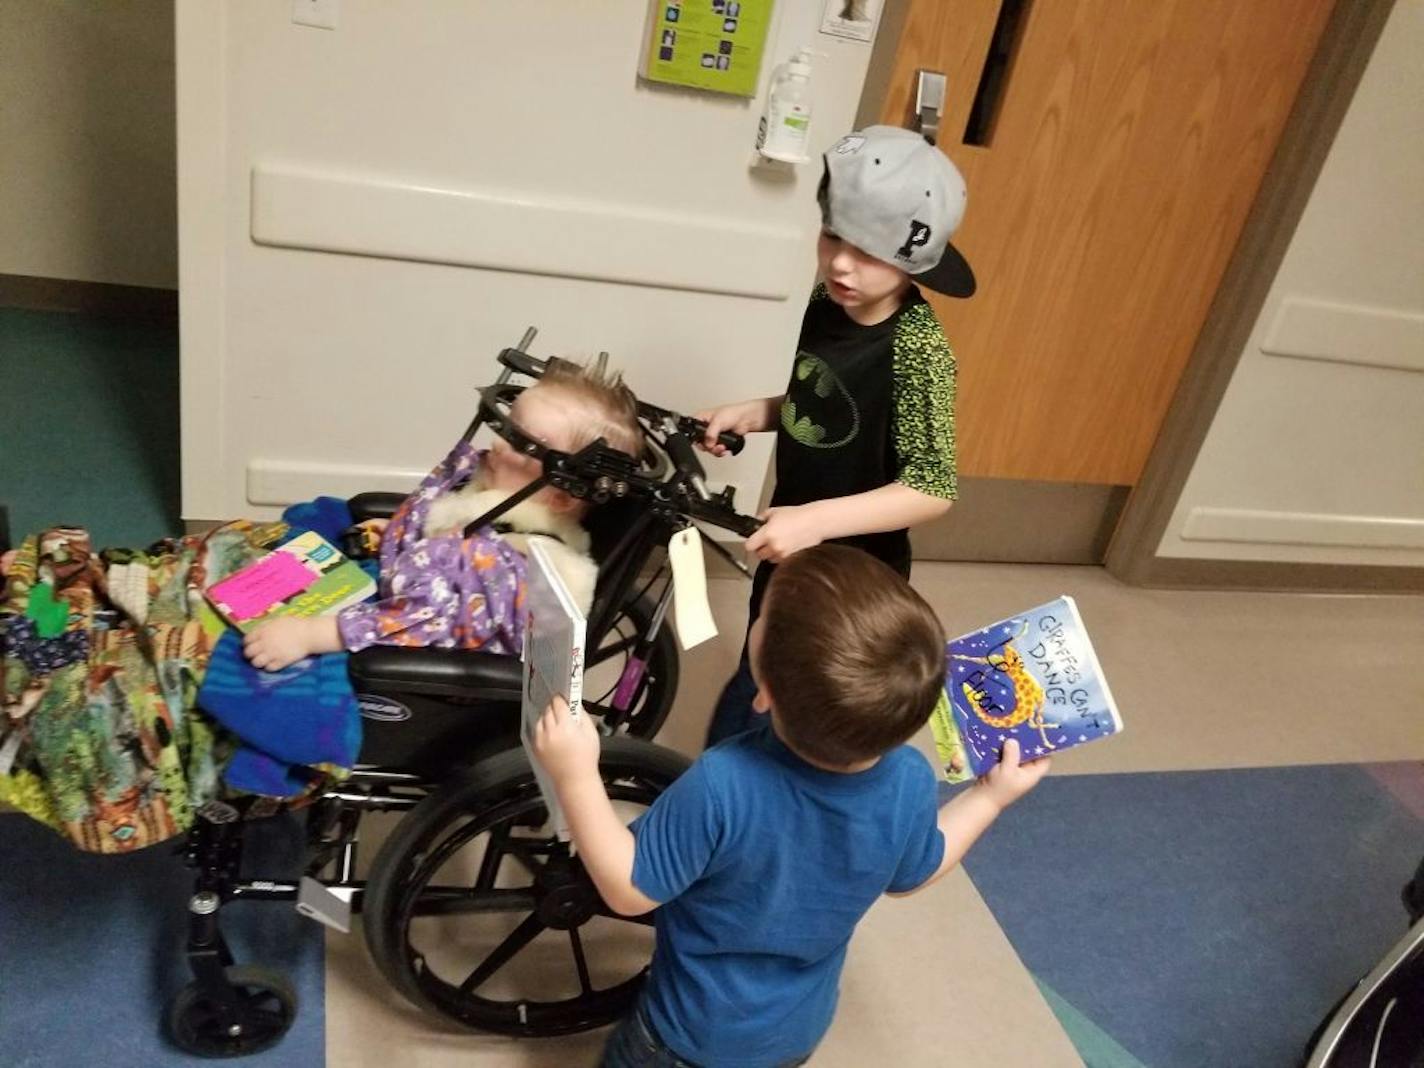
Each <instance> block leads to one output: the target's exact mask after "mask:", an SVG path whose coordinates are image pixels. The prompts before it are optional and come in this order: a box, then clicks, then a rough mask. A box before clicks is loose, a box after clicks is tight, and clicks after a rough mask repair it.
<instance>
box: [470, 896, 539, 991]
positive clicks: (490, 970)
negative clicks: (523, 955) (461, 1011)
mask: <svg viewBox="0 0 1424 1068" xmlns="http://www.w3.org/2000/svg"><path fill="white" fill-rule="evenodd" d="M543 930H544V921H543V920H541V919H540V918H539V914H538V913H537V912H531V913H530V914H529V915H528V916H527V917H526V918H525V920H524V922H523V923H521V924H520V925H519V926H518V927H516V928H515V929H514V931H513V932H512V933H511V934H510V936H509V937H508V938H506V939H505V940H504V941H503V942H501V943H500V944H499V945H497V946H495V947H494V950H493V951H492V952H491V953H490V955H489V956H488V957H486V958H485V959H484V960H483V961H481V962H480V965H479V967H477V968H476V969H475V970H474V971H472V972H471V973H470V974H469V975H468V976H467V977H466V978H465V981H464V982H463V983H461V984H460V993H461V994H464V995H469V994H473V993H474V992H475V991H476V990H478V989H479V988H480V987H481V986H483V985H484V984H485V983H486V982H487V981H488V980H489V978H490V976H492V975H494V973H495V972H497V971H499V970H500V969H501V968H503V967H504V966H505V965H506V964H508V963H509V962H510V960H512V959H513V957H514V955H515V954H516V953H518V952H519V951H520V950H521V949H523V948H524V947H525V946H527V945H528V944H529V943H530V942H532V941H534V939H535V938H537V937H538V936H539V933H540V932H541V931H543Z"/></svg>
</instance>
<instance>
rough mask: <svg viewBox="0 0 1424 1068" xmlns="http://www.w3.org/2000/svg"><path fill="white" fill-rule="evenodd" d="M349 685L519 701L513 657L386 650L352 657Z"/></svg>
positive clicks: (518, 674) (516, 665)
mask: <svg viewBox="0 0 1424 1068" xmlns="http://www.w3.org/2000/svg"><path fill="white" fill-rule="evenodd" d="M351 681H352V682H353V683H354V684H355V686H356V689H357V691H358V692H360V691H366V690H374V691H379V692H382V693H423V694H432V695H438V696H445V697H462V698H469V699H475V700H494V701H518V700H519V697H520V693H521V689H522V686H523V679H522V671H521V664H520V661H519V658H518V657H517V656H505V655H502V654H499V653H486V652H480V651H478V650H473V651H472V650H468V649H438V648H434V647H426V648H401V647H398V646H387V645H373V646H371V647H370V648H367V649H362V650H361V651H360V652H359V653H352V654H351Z"/></svg>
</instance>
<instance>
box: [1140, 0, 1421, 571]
mask: <svg viewBox="0 0 1424 1068" xmlns="http://www.w3.org/2000/svg"><path fill="white" fill-rule="evenodd" d="M1421 55H1424V0H1399V2H1398V3H1397V4H1396V6H1395V8H1394V11H1393V13H1392V14H1391V16H1390V19H1389V22H1388V24H1387V25H1386V27H1385V30H1384V34H1383V36H1382V38H1381V39H1380V42H1379V44H1378V46H1377V48H1376V50H1375V53H1374V55H1373V56H1372V57H1371V59H1370V62H1369V65H1368V67H1367V69H1366V71H1365V74H1364V77H1363V80H1362V81H1361V83H1360V86H1359V90H1358V92H1357V94H1356V96H1355V99H1354V100H1353V101H1352V102H1351V105H1350V108H1349V111H1348V112H1347V114H1346V117H1345V120H1344V123H1343V125H1342V126H1341V129H1340V131H1339V134H1338V136H1337V138H1336V140H1335V144H1334V145H1333V146H1332V148H1331V150H1330V154H1329V156H1328V158H1327V160H1326V163H1325V166H1324V169H1323V170H1322V172H1321V174H1320V178H1319V180H1318V182H1317V184H1316V187H1315V190H1314V192H1313V193H1312V195H1311V198H1310V200H1309V203H1308V205H1307V207H1306V210H1305V214H1304V215H1303V217H1302V218H1301V221H1300V224H1299V226H1298V228H1297V230H1296V233H1295V235H1294V237H1293V239H1292V241H1291V245H1290V247H1289V250H1288V252H1287V254H1286V257H1285V260H1284V261H1283V263H1282V265H1281V269H1280V272H1279V274H1278V276H1277V278H1276V280H1275V283H1274V285H1273V287H1272V289H1271V291H1270V294H1269V296H1268V297H1267V300H1266V303H1265V306H1264V308H1263V309H1262V312H1261V317H1260V320H1259V321H1258V322H1257V324H1256V327H1255V330H1254V331H1253V333H1252V335H1251V338H1250V341H1249V342H1248V344H1247V347H1246V350H1245V352H1244V353H1243V355H1242V357H1241V362H1240V364H1239V366H1238V367H1237V370H1236V372H1235V375H1234V377H1233V378H1232V381H1231V384H1230V386H1229V387H1228V389H1227V392H1226V395H1225V397H1224V398H1223V401H1222V404H1221V407H1220V409H1219V411H1218V412H1217V414H1216V417H1215V420H1214V422H1213V423H1212V427H1211V430H1210V432H1209V434H1208V436H1207V439H1206V441H1205V443H1204V445H1203V448H1202V450H1201V453H1200V455H1199V456H1198V458H1197V462H1196V465H1195V467H1194V468H1193V470H1192V474H1191V476H1190V478H1189V479H1188V481H1187V484H1186V486H1185V488H1184V490H1183V493H1182V498H1181V500H1180V501H1179V503H1178V506H1177V509H1176V512H1175V514H1174V515H1173V518H1172V521H1171V523H1170V524H1169V525H1168V528H1167V532H1166V534H1165V536H1164V538H1163V540H1162V544H1161V546H1160V548H1159V550H1158V551H1159V553H1160V554H1161V555H1163V556H1175V557H1195V558H1209V559H1233V560H1271V561H1296V562H1309V563H1337V564H1380V565H1415V566H1420V565H1424V65H1421V64H1420V62H1419V57H1420V56H1421Z"/></svg>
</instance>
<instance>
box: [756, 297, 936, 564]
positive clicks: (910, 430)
mask: <svg viewBox="0 0 1424 1068" xmlns="http://www.w3.org/2000/svg"><path fill="white" fill-rule="evenodd" d="M894 353H895V368H894V376H895V391H894V405H895V410H894V413H893V414H894V420H893V427H894V429H893V434H894V442H895V454H896V461H897V470H896V474H895V481H894V482H892V483H890V484H889V485H888V486H881V487H879V488H878V489H873V490H870V491H868V492H866V493H856V494H852V495H850V496H847V497H831V498H827V499H826V500H821V501H813V502H812V503H810V504H803V505H799V506H794V507H790V508H773V509H771V510H769V511H768V512H767V513H766V514H765V516H764V517H763V518H765V519H766V525H765V526H763V527H762V528H761V530H759V531H757V533H755V534H753V535H752V536H751V537H750V538H748V539H747V549H748V551H750V552H752V553H754V554H756V555H757V556H759V557H760V558H761V559H763V560H770V561H771V562H772V563H779V562H780V561H782V560H784V559H785V558H786V557H788V556H790V555H791V554H792V553H795V552H799V551H800V550H801V549H807V548H810V547H811V546H812V545H818V544H820V543H821V542H823V541H828V540H830V539H832V538H845V537H850V536H851V535H854V534H878V533H880V532H881V531H887V530H904V529H906V528H908V527H913V526H917V525H918V524H920V523H926V522H929V521H930V520H931V519H936V518H938V517H939V516H941V515H943V514H944V513H945V512H947V511H949V508H950V505H951V504H953V503H954V500H955V498H956V497H958V496H959V483H958V474H957V466H956V465H957V461H956V457H955V438H954V406H955V392H956V386H955V363H954V353H953V352H952V351H951V350H950V347H949V342H947V341H946V340H945V338H944V333H943V331H941V330H940V328H939V323H938V321H936V319H935V317H934V312H933V311H932V310H931V309H930V307H929V305H928V304H919V305H916V306H915V307H913V308H910V309H908V310H907V311H906V312H905V315H904V316H903V318H902V320H901V322H900V324H899V326H898V327H897V328H896V333H895V349H894Z"/></svg>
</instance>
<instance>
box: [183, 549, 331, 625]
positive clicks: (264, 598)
mask: <svg viewBox="0 0 1424 1068" xmlns="http://www.w3.org/2000/svg"><path fill="white" fill-rule="evenodd" d="M317 578H318V576H317V575H316V574H315V573H314V572H313V571H311V570H310V569H309V568H307V567H305V566H303V564H302V562H301V561H300V560H298V559H297V558H296V557H295V556H293V555H292V554H291V553H284V552H274V553H272V554H271V555H270V556H267V557H265V558H263V559H262V560H260V561H258V562H257V563H256V564H253V565H252V566H251V567H249V568H246V569H245V570H242V571H239V572H238V573H237V574H236V575H230V576H228V577H227V578H225V579H223V580H222V581H221V582H219V583H217V584H216V585H214V586H213V587H212V588H211V589H210V590H209V591H208V593H209V594H210V595H211V596H212V598H213V600H215V601H219V602H221V603H222V604H224V605H226V606H227V610H228V613H229V614H230V615H231V616H232V619H233V621H234V622H237V623H241V622H243V621H244V620H248V619H255V618H256V617H257V616H260V615H262V613H263V612H266V611H267V610H268V609H269V608H271V607H272V606H273V605H274V604H278V603H280V602H282V601H285V600H286V599H287V598H288V597H290V596H292V594H294V593H300V592H301V591H302V590H304V589H306V588H307V587H308V586H310V585H311V584H312V583H313V582H315V581H316V580H317Z"/></svg>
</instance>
